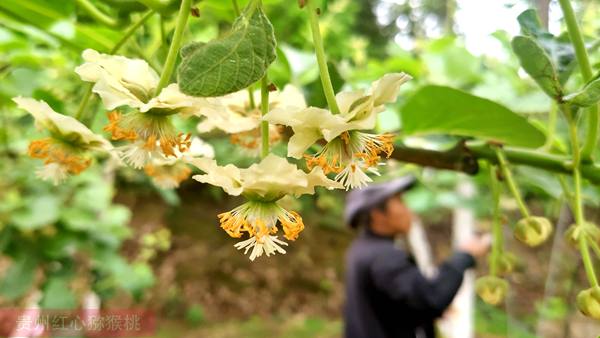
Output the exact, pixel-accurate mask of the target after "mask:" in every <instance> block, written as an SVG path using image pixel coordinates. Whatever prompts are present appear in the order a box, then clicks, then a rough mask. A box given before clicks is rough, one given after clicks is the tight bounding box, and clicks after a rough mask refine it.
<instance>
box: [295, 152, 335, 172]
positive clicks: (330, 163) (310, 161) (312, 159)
mask: <svg viewBox="0 0 600 338" xmlns="http://www.w3.org/2000/svg"><path fill="white" fill-rule="evenodd" d="M304 160H305V161H306V166H307V167H308V170H312V169H313V168H314V167H317V166H318V167H321V169H323V173H324V174H325V175H327V174H330V173H334V174H337V173H339V172H340V171H342V169H343V167H342V165H341V163H339V162H338V161H339V156H338V155H333V156H332V157H331V158H328V156H327V154H326V153H325V152H321V153H319V154H318V155H317V156H312V155H306V154H305V155H304Z"/></svg>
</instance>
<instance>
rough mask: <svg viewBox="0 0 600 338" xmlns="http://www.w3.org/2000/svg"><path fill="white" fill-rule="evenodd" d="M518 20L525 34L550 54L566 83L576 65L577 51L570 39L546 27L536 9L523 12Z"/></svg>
mask: <svg viewBox="0 0 600 338" xmlns="http://www.w3.org/2000/svg"><path fill="white" fill-rule="evenodd" d="M517 20H518V21H519V25H520V26H521V32H522V33H523V35H526V36H529V37H532V38H534V39H535V40H536V41H537V42H538V43H539V44H540V45H541V46H542V47H543V48H544V50H545V51H546V52H547V53H548V54H549V55H550V59H551V60H552V62H553V63H554V65H555V66H556V69H557V71H558V78H559V80H560V83H562V84H564V83H565V82H567V80H568V79H569V76H570V75H571V73H572V72H573V69H574V68H575V66H576V61H577V60H576V59H575V51H574V50H573V46H572V45H571V43H570V41H569V40H568V39H566V38H563V37H556V36H554V35H553V34H551V33H550V32H548V31H547V30H546V28H544V26H543V25H542V21H541V20H540V17H539V15H538V13H537V11H536V10H535V9H528V10H525V11H524V12H523V13H521V14H520V15H519V16H518V17H517Z"/></svg>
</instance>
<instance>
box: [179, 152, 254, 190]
mask: <svg viewBox="0 0 600 338" xmlns="http://www.w3.org/2000/svg"><path fill="white" fill-rule="evenodd" d="M184 161H185V162H187V163H189V164H192V165H194V166H196V167H197V168H198V169H200V170H202V171H204V172H205V173H206V174H204V175H194V176H193V177H192V178H193V179H195V180H196V181H198V182H202V183H208V184H212V185H215V186H218V187H221V188H223V190H224V191H225V192H226V193H228V194H229V195H232V196H238V195H240V194H241V193H242V192H243V191H244V189H243V187H242V178H241V171H240V169H238V168H237V167H236V166H234V165H233V164H228V165H226V166H224V167H221V166H219V165H217V161H215V160H213V159H209V158H192V157H184Z"/></svg>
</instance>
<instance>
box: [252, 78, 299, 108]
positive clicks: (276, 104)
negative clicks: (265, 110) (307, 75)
mask: <svg viewBox="0 0 600 338" xmlns="http://www.w3.org/2000/svg"><path fill="white" fill-rule="evenodd" d="M259 101H260V100H259ZM269 103H270V104H271V109H274V108H283V107H287V108H288V109H302V108H306V100H305V99H304V95H303V94H302V91H301V90H300V89H298V87H296V86H293V85H289V84H288V85H286V86H285V87H283V90H282V91H276V92H273V93H271V95H270V96H269Z"/></svg>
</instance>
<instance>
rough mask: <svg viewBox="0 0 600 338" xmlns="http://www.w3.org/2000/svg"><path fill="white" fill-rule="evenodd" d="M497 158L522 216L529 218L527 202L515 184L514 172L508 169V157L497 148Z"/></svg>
mask: <svg viewBox="0 0 600 338" xmlns="http://www.w3.org/2000/svg"><path fill="white" fill-rule="evenodd" d="M496 157H497V158H498V164H499V166H500V170H502V174H503V175H504V179H505V180H506V184H507V185H508V188H509V189H510V192H511V193H512V195H513V197H514V198H515V201H517V205H518V206H519V210H520V211H521V215H523V217H529V216H530V214H529V209H527V206H526V205H525V202H523V198H522V197H521V192H520V191H519V188H518V187H517V184H516V183H515V181H514V179H513V176H512V172H511V171H510V169H509V168H508V163H507V161H506V157H505V156H504V152H503V151H502V148H500V147H496Z"/></svg>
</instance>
